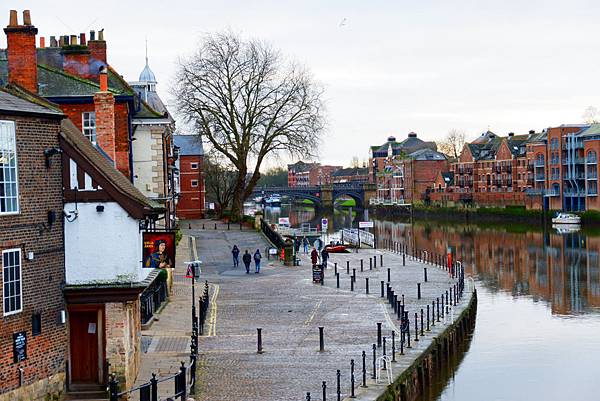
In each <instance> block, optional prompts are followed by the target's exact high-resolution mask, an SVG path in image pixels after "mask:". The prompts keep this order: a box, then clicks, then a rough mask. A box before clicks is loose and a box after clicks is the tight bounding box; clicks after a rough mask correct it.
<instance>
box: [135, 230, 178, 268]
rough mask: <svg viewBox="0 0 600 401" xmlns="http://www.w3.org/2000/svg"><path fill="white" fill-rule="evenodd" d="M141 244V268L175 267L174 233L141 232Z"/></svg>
mask: <svg viewBox="0 0 600 401" xmlns="http://www.w3.org/2000/svg"><path fill="white" fill-rule="evenodd" d="M142 243H143V244H142V263H143V265H142V267H144V268H147V269H168V268H171V267H175V232H174V231H146V232H143V233H142Z"/></svg>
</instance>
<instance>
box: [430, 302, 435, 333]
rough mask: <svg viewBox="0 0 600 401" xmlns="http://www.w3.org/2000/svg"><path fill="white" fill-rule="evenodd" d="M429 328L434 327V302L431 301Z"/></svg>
mask: <svg viewBox="0 0 600 401" xmlns="http://www.w3.org/2000/svg"><path fill="white" fill-rule="evenodd" d="M431 326H432V327H433V326H435V300H434V301H431Z"/></svg>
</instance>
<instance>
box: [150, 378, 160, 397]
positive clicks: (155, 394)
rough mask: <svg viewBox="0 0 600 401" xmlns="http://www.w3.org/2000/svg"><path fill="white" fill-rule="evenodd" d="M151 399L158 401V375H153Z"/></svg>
mask: <svg viewBox="0 0 600 401" xmlns="http://www.w3.org/2000/svg"><path fill="white" fill-rule="evenodd" d="M150 399H151V400H152V401H155V400H158V379H156V373H152V379H150Z"/></svg>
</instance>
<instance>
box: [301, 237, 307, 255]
mask: <svg viewBox="0 0 600 401" xmlns="http://www.w3.org/2000/svg"><path fill="white" fill-rule="evenodd" d="M302 244H303V245H304V253H305V254H306V253H308V239H307V238H306V237H303V238H302Z"/></svg>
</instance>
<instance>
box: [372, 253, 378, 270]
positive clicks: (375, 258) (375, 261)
mask: <svg viewBox="0 0 600 401" xmlns="http://www.w3.org/2000/svg"><path fill="white" fill-rule="evenodd" d="M373 267H374V268H375V269H377V255H375V256H373Z"/></svg>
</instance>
